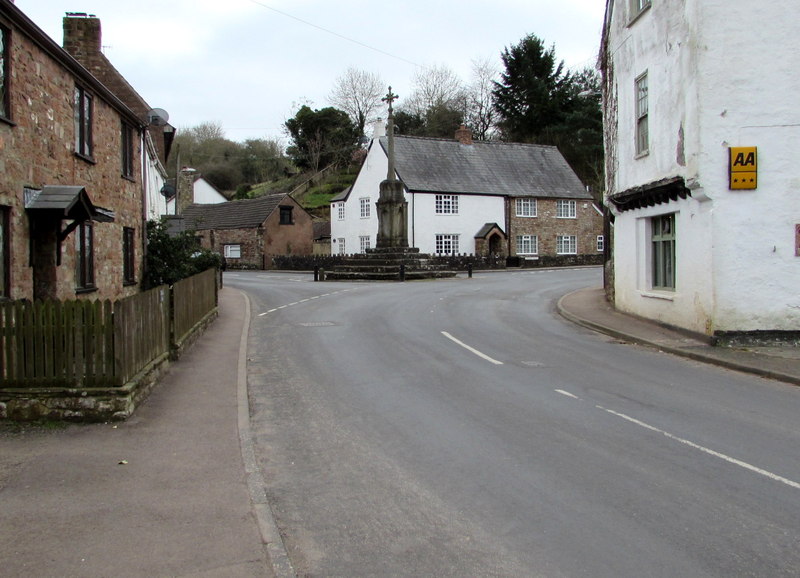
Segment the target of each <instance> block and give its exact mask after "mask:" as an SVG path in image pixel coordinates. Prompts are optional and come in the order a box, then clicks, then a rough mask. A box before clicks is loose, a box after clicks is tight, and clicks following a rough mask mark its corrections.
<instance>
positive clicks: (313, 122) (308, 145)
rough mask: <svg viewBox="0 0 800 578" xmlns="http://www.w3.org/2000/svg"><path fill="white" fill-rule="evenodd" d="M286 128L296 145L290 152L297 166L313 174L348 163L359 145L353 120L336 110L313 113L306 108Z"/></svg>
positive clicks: (299, 111) (326, 109) (288, 151)
mask: <svg viewBox="0 0 800 578" xmlns="http://www.w3.org/2000/svg"><path fill="white" fill-rule="evenodd" d="M285 125H286V130H287V131H288V133H289V136H290V137H291V139H292V141H293V143H294V144H292V145H291V146H290V147H289V148H288V149H287V153H288V154H289V156H290V157H292V160H293V161H294V163H295V164H296V165H297V166H298V167H302V168H308V169H311V170H313V171H318V170H320V169H321V168H324V167H327V166H329V165H338V164H346V163H349V161H350V159H351V157H352V154H353V151H354V150H355V148H356V145H357V143H358V138H359V134H358V131H357V129H356V127H355V125H354V124H353V122H352V121H351V120H350V117H349V116H348V115H347V113H346V112H344V111H342V110H339V109H337V108H333V107H327V108H323V109H321V110H311V109H310V108H309V107H308V106H306V105H303V106H302V107H301V108H300V110H298V111H297V114H296V115H295V116H294V118H290V119H289V120H287V121H286V123H285Z"/></svg>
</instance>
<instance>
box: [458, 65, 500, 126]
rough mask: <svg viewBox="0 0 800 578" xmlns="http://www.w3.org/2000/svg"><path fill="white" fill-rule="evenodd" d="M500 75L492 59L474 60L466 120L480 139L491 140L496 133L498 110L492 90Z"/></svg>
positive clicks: (468, 92) (468, 90)
mask: <svg viewBox="0 0 800 578" xmlns="http://www.w3.org/2000/svg"><path fill="white" fill-rule="evenodd" d="M498 76H499V71H498V69H497V67H496V66H495V65H494V64H493V63H492V61H491V59H489V58H484V59H483V60H473V61H472V82H471V83H470V85H469V87H467V98H466V115H465V122H466V124H467V125H468V126H469V127H470V128H471V129H472V133H473V135H474V136H475V138H477V139H478V140H491V139H492V138H494V137H495V135H496V122H497V111H495V109H494V100H493V98H492V91H493V90H494V83H495V81H496V80H497V77H498Z"/></svg>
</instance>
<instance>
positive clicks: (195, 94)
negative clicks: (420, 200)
mask: <svg viewBox="0 0 800 578" xmlns="http://www.w3.org/2000/svg"><path fill="white" fill-rule="evenodd" d="M604 4H605V3H604V2H603V0H559V1H557V2H556V1H553V0H402V1H400V0H398V1H396V2H385V1H380V2H378V1H376V0H223V1H220V0H167V1H164V0H135V1H121V0H16V5H17V7H18V8H20V9H21V10H22V11H23V12H25V14H26V15H27V16H28V17H29V18H31V20H33V21H34V22H35V23H36V24H37V25H38V26H39V27H40V28H42V29H43V30H44V31H45V32H46V33H47V34H48V35H49V36H50V37H52V38H53V39H54V40H55V41H56V42H58V43H59V44H61V43H62V39H63V33H62V18H63V17H64V15H65V13H66V12H85V13H88V14H93V15H95V16H97V17H98V18H99V19H100V21H101V24H102V31H103V38H102V44H103V46H104V52H105V54H106V56H107V57H108V58H109V60H111V62H112V64H113V65H114V66H115V67H116V68H117V70H119V71H120V72H121V73H122V74H123V76H125V78H126V79H127V80H128V82H129V83H130V84H131V85H132V86H133V87H134V88H135V89H136V90H137V92H139V94H140V95H142V97H143V98H144V99H145V100H146V101H147V102H148V104H150V105H151V106H153V107H157V108H162V109H165V110H166V111H167V112H168V113H169V116H170V123H171V124H172V125H174V126H176V127H178V129H179V130H180V129H182V128H189V127H192V126H196V125H198V124H200V123H202V122H216V123H219V124H221V125H222V127H223V129H224V131H225V135H226V137H227V138H229V139H231V140H236V141H243V140H245V139H248V138H280V139H282V140H284V142H285V133H284V130H283V123H284V122H285V121H286V119H287V118H290V117H292V116H294V114H295V113H296V112H297V110H298V108H299V107H300V106H301V105H302V104H308V105H309V106H311V107H312V108H314V109H319V108H323V107H326V106H330V103H329V102H328V95H329V94H330V92H331V89H332V87H333V85H334V83H335V81H336V79H337V78H338V77H340V76H341V75H342V74H344V72H345V71H346V70H347V68H348V67H354V68H356V69H358V70H364V71H368V72H374V73H377V74H379V75H380V77H381V78H382V79H383V80H384V81H385V83H386V85H387V86H388V85H391V86H392V89H393V92H395V93H397V94H399V95H400V100H399V101H398V103H397V104H396V106H400V105H401V104H402V100H403V97H404V96H408V95H409V93H410V91H411V88H412V79H413V76H414V73H415V70H417V69H418V68H420V67H426V66H442V65H444V66H447V67H449V68H450V69H452V70H453V71H454V72H456V73H457V74H458V75H459V76H460V77H461V78H462V80H464V81H465V82H468V81H469V80H470V77H471V68H472V62H473V61H475V60H483V59H491V60H492V61H494V62H496V65H497V67H498V70H499V69H500V68H501V64H500V54H501V53H502V51H503V50H504V49H505V48H507V47H509V46H511V45H514V44H517V43H519V41H520V40H521V39H522V38H523V37H524V36H525V35H527V34H535V35H536V36H538V37H539V38H541V39H542V40H543V41H544V42H545V44H546V45H547V46H550V45H555V50H556V56H557V57H558V58H559V59H560V60H563V61H564V62H565V64H566V65H567V66H568V67H570V68H583V67H585V66H594V64H595V61H596V58H597V52H598V49H599V44H600V32H601V27H602V21H603V11H604Z"/></svg>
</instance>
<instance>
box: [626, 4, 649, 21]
mask: <svg viewBox="0 0 800 578" xmlns="http://www.w3.org/2000/svg"><path fill="white" fill-rule="evenodd" d="M630 2H631V20H633V19H634V18H636V17H637V16H638V15H639V14H641V13H642V12H644V11H645V10H646V9H647V8H650V2H651V0H630Z"/></svg>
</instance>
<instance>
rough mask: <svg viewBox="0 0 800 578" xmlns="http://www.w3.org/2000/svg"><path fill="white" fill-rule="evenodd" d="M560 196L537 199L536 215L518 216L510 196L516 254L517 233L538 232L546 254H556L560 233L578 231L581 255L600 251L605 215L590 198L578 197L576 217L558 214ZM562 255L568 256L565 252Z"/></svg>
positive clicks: (511, 229) (541, 246) (540, 253)
mask: <svg viewBox="0 0 800 578" xmlns="http://www.w3.org/2000/svg"><path fill="white" fill-rule="evenodd" d="M556 202H557V201H556V199H542V198H540V199H537V203H536V204H537V216H536V217H517V216H516V210H515V201H514V199H510V210H509V215H510V225H509V231H510V232H509V237H510V245H511V255H516V244H517V239H516V237H517V235H536V236H537V237H538V239H539V254H538V256H539V257H540V258H543V257H556V256H558V255H557V252H556V237H557V236H558V235H575V236H576V237H577V244H578V255H586V256H589V255H600V256H602V254H603V253H602V252H598V251H597V237H598V236H599V235H602V234H603V216H602V214H600V213H599V212H598V211H597V210H596V209H595V208H594V205H593V203H592V202H591V201H590V200H581V199H578V200H576V201H575V218H574V219H559V218H557V217H556ZM559 257H566V255H561V256H559Z"/></svg>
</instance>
